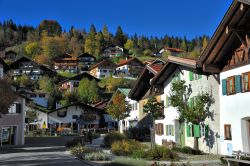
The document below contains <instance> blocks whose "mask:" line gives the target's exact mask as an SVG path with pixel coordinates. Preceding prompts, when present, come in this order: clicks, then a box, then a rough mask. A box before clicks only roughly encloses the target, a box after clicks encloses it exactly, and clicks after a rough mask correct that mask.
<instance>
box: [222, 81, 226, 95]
mask: <svg viewBox="0 0 250 166" xmlns="http://www.w3.org/2000/svg"><path fill="white" fill-rule="evenodd" d="M222 95H227V79H223V80H222Z"/></svg>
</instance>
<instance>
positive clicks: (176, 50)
mask: <svg viewBox="0 0 250 166" xmlns="http://www.w3.org/2000/svg"><path fill="white" fill-rule="evenodd" d="M164 50H168V51H170V52H175V53H183V52H186V51H184V50H182V49H180V48H171V47H167V46H166V47H164Z"/></svg>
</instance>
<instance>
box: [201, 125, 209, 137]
mask: <svg viewBox="0 0 250 166" xmlns="http://www.w3.org/2000/svg"><path fill="white" fill-rule="evenodd" d="M200 130H201V137H206V138H207V137H208V135H209V127H208V125H205V124H203V125H200Z"/></svg>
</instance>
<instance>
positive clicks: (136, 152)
mask: <svg viewBox="0 0 250 166" xmlns="http://www.w3.org/2000/svg"><path fill="white" fill-rule="evenodd" d="M146 156H147V153H146V151H145V150H144V149H139V150H134V151H133V153H132V155H131V157H132V158H136V159H142V158H146Z"/></svg>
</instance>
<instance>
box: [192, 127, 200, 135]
mask: <svg viewBox="0 0 250 166" xmlns="http://www.w3.org/2000/svg"><path fill="white" fill-rule="evenodd" d="M193 126H194V137H198V138H199V137H200V136H201V130H200V125H193Z"/></svg>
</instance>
